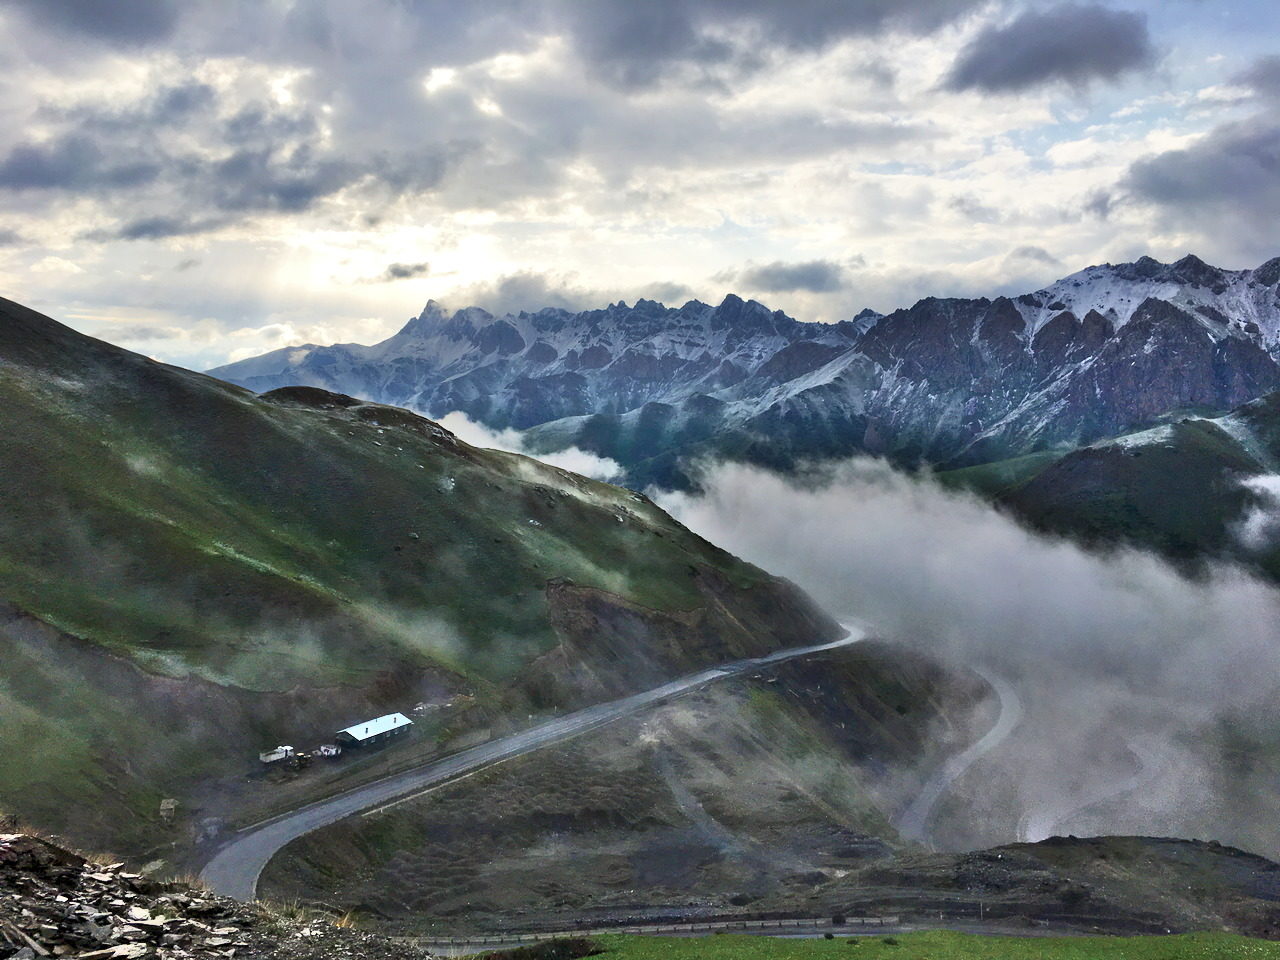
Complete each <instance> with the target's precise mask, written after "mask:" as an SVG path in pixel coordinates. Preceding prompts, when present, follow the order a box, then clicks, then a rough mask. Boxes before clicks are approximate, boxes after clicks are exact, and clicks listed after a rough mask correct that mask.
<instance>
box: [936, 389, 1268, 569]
mask: <svg viewBox="0 0 1280 960" xmlns="http://www.w3.org/2000/svg"><path fill="white" fill-rule="evenodd" d="M1277 464H1280V394H1272V395H1270V396H1268V397H1263V398H1262V399H1260V400H1255V401H1253V402H1252V403H1249V404H1246V405H1245V406H1243V407H1241V408H1239V409H1238V410H1236V411H1234V412H1232V413H1230V414H1228V415H1227V416H1224V417H1218V418H1214V419H1203V418H1194V417H1188V418H1185V419H1182V420H1179V421H1177V422H1175V423H1171V424H1169V425H1168V426H1164V427H1157V428H1155V429H1153V430H1146V431H1143V432H1141V433H1137V434H1133V435H1131V436H1127V437H1122V438H1119V439H1117V440H1115V441H1111V442H1105V443H1098V444H1094V445H1092V446H1088V447H1082V448H1080V449H1078V450H1070V451H1056V452H1047V453H1043V454H1034V455H1031V456H1027V457H1020V458H1017V459H1015V460H1006V461H1000V462H997V463H990V464H983V465H982V466H977V467H969V468H965V469H961V470H951V471H946V472H943V473H940V474H939V475H938V476H939V479H940V480H941V481H942V482H943V483H945V484H948V485H951V486H957V487H965V488H968V489H971V490H973V491H975V492H976V493H979V494H980V495H982V496H985V497H989V498H991V499H993V500H995V501H997V502H999V503H1001V504H1003V505H1005V506H1006V507H1008V508H1009V509H1011V510H1012V511H1013V512H1014V513H1015V514H1016V515H1018V516H1019V517H1021V518H1022V519H1024V520H1026V521H1027V522H1028V523H1030V524H1031V525H1032V526H1034V527H1037V528H1039V529H1041V530H1045V531H1048V532H1052V533H1059V534H1065V535H1068V536H1072V537H1075V538H1077V539H1080V540H1083V541H1085V542H1087V543H1091V544H1114V543H1127V544H1132V545H1135V546H1139V547H1144V548H1148V549H1153V550H1156V551H1159V552H1160V553H1162V554H1164V555H1165V556H1166V557H1169V558H1171V559H1174V560H1177V561H1184V562H1189V563H1192V564H1195V563H1199V562H1202V561H1205V560H1212V559H1215V558H1220V557H1230V558H1232V559H1235V560H1238V561H1241V562H1244V563H1248V564H1253V565H1256V566H1257V568H1258V569H1259V570H1261V571H1262V572H1264V573H1266V574H1267V575H1269V576H1271V577H1273V578H1276V577H1280V550H1278V549H1277V548H1276V547H1274V546H1267V545H1262V546H1260V547H1259V546H1248V545H1246V544H1243V543H1242V542H1241V540H1240V537H1239V525H1240V522H1241V520H1242V519H1243V518H1244V517H1245V516H1246V514H1247V513H1248V511H1249V510H1250V509H1251V508H1253V507H1255V506H1258V505H1259V504H1260V503H1261V501H1260V499H1259V494H1258V493H1257V492H1256V491H1253V490H1250V489H1249V488H1248V487H1247V486H1246V485H1245V484H1244V483H1242V481H1244V480H1246V479H1248V478H1250V477H1256V476H1259V475H1263V474H1269V473H1273V472H1275V470H1276V467H1277Z"/></svg>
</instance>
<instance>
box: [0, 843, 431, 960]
mask: <svg viewBox="0 0 1280 960" xmlns="http://www.w3.org/2000/svg"><path fill="white" fill-rule="evenodd" d="M45 957H67V958H77V960H144V958H155V960H214V958H219V960H241V958H257V957H262V958H267V957H270V958H279V960H340V958H341V960H348V958H350V960H424V958H429V957H430V954H429V953H427V952H426V951H425V950H422V949H420V948H417V947H413V946H410V945H408V944H404V943H396V942H393V941H391V940H388V939H386V938H385V937H379V936H374V935H372V934H366V933H361V932H359V931H357V930H353V929H350V928H347V927H339V926H337V925H335V924H334V923H332V922H331V921H329V920H327V919H317V918H310V919H306V920H292V919H288V918H286V917H283V916H280V915H278V914H276V913H273V912H271V911H270V910H269V909H266V908H263V907H259V906H254V905H246V904H242V903H237V902H236V901H234V900H227V899H224V898H221V897H215V896H212V895H211V894H207V893H205V892H203V891H201V890H199V889H197V888H194V887H191V886H189V885H187V884H182V883H164V882H160V881H156V880H152V879H149V878H147V877H143V876H141V875H140V874H136V873H130V872H128V871H127V870H125V869H124V864H120V863H112V864H106V865H103V864H98V863H94V862H92V861H90V860H86V859H85V858H84V857H82V856H80V855H79V854H76V853H72V852H71V851H69V850H64V849H63V848H61V847H59V846H57V845H56V844H53V843H50V842H49V841H47V840H43V839H41V838H38V837H33V836H29V835H26V834H0V960H41V958H45Z"/></svg>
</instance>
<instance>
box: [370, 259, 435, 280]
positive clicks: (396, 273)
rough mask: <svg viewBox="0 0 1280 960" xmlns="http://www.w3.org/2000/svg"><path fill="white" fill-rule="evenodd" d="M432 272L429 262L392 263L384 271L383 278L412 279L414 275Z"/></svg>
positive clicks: (420, 275)
mask: <svg viewBox="0 0 1280 960" xmlns="http://www.w3.org/2000/svg"><path fill="white" fill-rule="evenodd" d="M430 272H431V264H429V263H391V264H388V265H387V269H386V270H385V271H383V274H382V277H381V279H382V280H384V281H388V282H389V281H392V280H411V279H413V278H414V277H425V276H426V275H427V274H429V273H430Z"/></svg>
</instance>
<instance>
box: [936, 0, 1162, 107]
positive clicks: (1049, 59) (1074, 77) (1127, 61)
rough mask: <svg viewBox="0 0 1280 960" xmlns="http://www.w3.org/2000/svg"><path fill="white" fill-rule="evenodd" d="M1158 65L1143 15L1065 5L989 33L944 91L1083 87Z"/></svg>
mask: <svg viewBox="0 0 1280 960" xmlns="http://www.w3.org/2000/svg"><path fill="white" fill-rule="evenodd" d="M1155 61H1156V52H1155V48H1154V46H1153V45H1152V42H1151V37H1150V35H1149V34H1148V32H1147V20H1146V17H1145V16H1144V15H1142V14H1139V13H1130V12H1128V11H1124V10H1111V9H1108V8H1107V7H1104V6H1100V5H1098V4H1074V3H1065V4H1061V5H1058V6H1054V7H1050V8H1049V9H1043V10H1038V9H1029V10H1026V11H1024V12H1023V13H1022V14H1021V15H1019V16H1018V17H1017V18H1016V19H1014V20H1012V21H1010V22H1009V23H1005V24H993V25H991V26H988V27H986V28H985V29H984V30H982V31H981V32H980V33H979V34H978V35H977V36H976V37H974V38H973V40H971V41H970V42H969V44H968V45H967V46H966V47H965V48H964V49H963V50H962V51H961V52H960V55H959V57H958V58H957V60H956V62H955V64H953V65H952V67H951V70H950V72H949V73H948V74H947V77H946V79H945V80H944V82H943V85H944V86H945V87H946V88H947V89H949V90H984V91H987V92H990V93H1006V92H1016V91H1020V90H1028V89H1030V88H1032V87H1038V86H1042V85H1044V84H1050V83H1066V84H1070V85H1072V86H1076V87H1081V86H1085V85H1087V84H1088V83H1090V82H1092V81H1094V80H1115V79H1116V78H1118V77H1120V76H1121V75H1122V74H1124V73H1127V72H1129V71H1132V70H1138V69H1142V68H1146V67H1150V66H1152V65H1153V64H1154V63H1155Z"/></svg>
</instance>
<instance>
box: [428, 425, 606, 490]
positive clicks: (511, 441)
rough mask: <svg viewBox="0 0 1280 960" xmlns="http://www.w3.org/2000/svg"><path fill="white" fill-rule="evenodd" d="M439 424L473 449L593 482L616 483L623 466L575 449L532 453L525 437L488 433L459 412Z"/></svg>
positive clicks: (504, 432) (515, 433)
mask: <svg viewBox="0 0 1280 960" xmlns="http://www.w3.org/2000/svg"><path fill="white" fill-rule="evenodd" d="M438 422H439V423H440V425H441V426H442V427H444V428H445V429H446V430H449V431H451V432H452V433H454V434H455V435H456V436H457V437H458V439H460V440H462V441H463V442H464V443H469V444H471V445H472V446H473V447H489V448H490V449H493V450H506V451H507V452H508V453H520V454H524V455H525V456H526V457H533V458H534V459H536V460H541V461H542V462H543V463H546V464H550V465H551V466H553V467H560V468H561V469H564V470H570V471H572V472H573V473H580V474H582V475H583V476H584V477H591V478H592V479H594V480H605V481H616V480H617V479H618V478H619V477H620V476H622V467H621V466H619V464H618V463H617V461H615V460H610V459H609V458H608V457H601V456H597V455H596V454H594V453H588V452H587V451H586V450H581V449H579V448H578V447H569V448H567V449H565V450H557V451H556V452H555V453H546V454H544V453H533V452H532V451H530V450H529V449H528V447H526V446H525V442H524V435H523V434H522V433H521V432H520V431H519V430H510V429H508V430H491V429H489V428H488V427H486V426H484V425H483V424H480V423H476V422H475V421H474V420H472V419H471V418H470V417H468V416H467V415H466V414H465V413H462V412H461V411H458V410H455V411H454V412H453V413H448V414H445V415H444V416H443V417H440V418H439V420H438Z"/></svg>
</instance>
